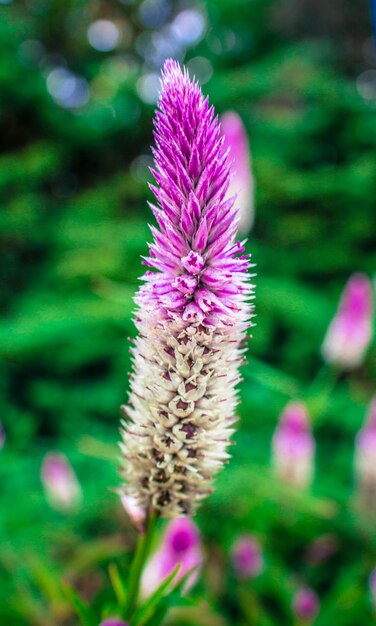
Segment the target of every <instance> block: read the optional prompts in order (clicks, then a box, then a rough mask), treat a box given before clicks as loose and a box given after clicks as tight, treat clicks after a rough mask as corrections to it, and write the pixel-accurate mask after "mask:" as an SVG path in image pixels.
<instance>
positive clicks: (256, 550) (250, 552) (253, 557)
mask: <svg viewBox="0 0 376 626" xmlns="http://www.w3.org/2000/svg"><path fill="white" fill-rule="evenodd" d="M231 560H232V564H233V567H234V570H235V572H236V575H237V576H238V577H239V578H255V577H256V576H258V575H259V574H260V573H261V572H262V570H263V568H264V561H263V558H262V551H261V546H260V544H259V542H258V541H257V539H255V538H254V537H252V536H251V535H243V536H242V537H239V539H237V541H236V542H235V544H234V545H233V548H232V551H231Z"/></svg>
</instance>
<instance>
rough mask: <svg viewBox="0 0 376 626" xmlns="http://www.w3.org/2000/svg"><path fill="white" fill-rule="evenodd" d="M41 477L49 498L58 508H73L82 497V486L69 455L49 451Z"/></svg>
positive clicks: (52, 504)
mask: <svg viewBox="0 0 376 626" xmlns="http://www.w3.org/2000/svg"><path fill="white" fill-rule="evenodd" d="M41 479H42V483H43V486H44V489H45V492H46V495H47V498H48V500H49V502H50V504H51V506H53V507H54V508H56V509H66V510H68V509H72V508H74V507H75V506H76V505H77V504H78V503H79V501H80V499H81V495H82V494H81V488H80V485H79V483H78V480H77V477H76V474H75V472H74V470H73V468H72V466H71V464H70V463H69V461H68V459H67V457H66V456H65V455H64V454H61V453H60V452H49V453H48V454H46V456H45V457H44V459H43V463H42V468H41Z"/></svg>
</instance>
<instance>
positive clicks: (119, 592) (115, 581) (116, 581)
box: [108, 563, 127, 607]
mask: <svg viewBox="0 0 376 626" xmlns="http://www.w3.org/2000/svg"><path fill="white" fill-rule="evenodd" d="M108 571H109V574H110V578H111V584H112V588H113V590H114V593H115V596H116V599H117V601H118V602H119V604H120V606H121V607H124V606H125V602H126V599H127V590H126V584H125V581H124V580H123V579H122V577H121V574H120V572H119V569H118V567H117V565H116V564H115V563H110V565H109V568H108Z"/></svg>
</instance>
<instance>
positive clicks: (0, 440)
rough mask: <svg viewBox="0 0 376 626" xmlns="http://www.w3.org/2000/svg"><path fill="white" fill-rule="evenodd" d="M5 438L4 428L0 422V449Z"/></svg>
mask: <svg viewBox="0 0 376 626" xmlns="http://www.w3.org/2000/svg"><path fill="white" fill-rule="evenodd" d="M5 439H6V434H5V429H4V426H3V425H2V423H1V422H0V450H1V448H2V447H3V445H4V443H5Z"/></svg>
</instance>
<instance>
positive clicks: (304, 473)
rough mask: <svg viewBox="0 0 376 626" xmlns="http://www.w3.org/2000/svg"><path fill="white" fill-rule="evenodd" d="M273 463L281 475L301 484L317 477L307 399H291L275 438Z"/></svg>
mask: <svg viewBox="0 0 376 626" xmlns="http://www.w3.org/2000/svg"><path fill="white" fill-rule="evenodd" d="M272 445H273V464H274V467H275V470H276V472H277V474H278V476H279V477H280V478H281V479H282V480H284V481H286V482H287V483H290V484H292V485H296V486H299V487H302V488H304V487H308V486H309V485H310V484H311V482H312V478H313V469H314V452H315V441H314V438H313V435H312V433H311V429H310V424H309V416H308V413H307V409H306V407H305V405H304V404H303V402H290V403H289V404H288V405H287V406H286V408H285V410H284V411H283V413H282V415H281V417H280V420H279V424H278V426H277V428H276V431H275V433H274V437H273V444H272Z"/></svg>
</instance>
